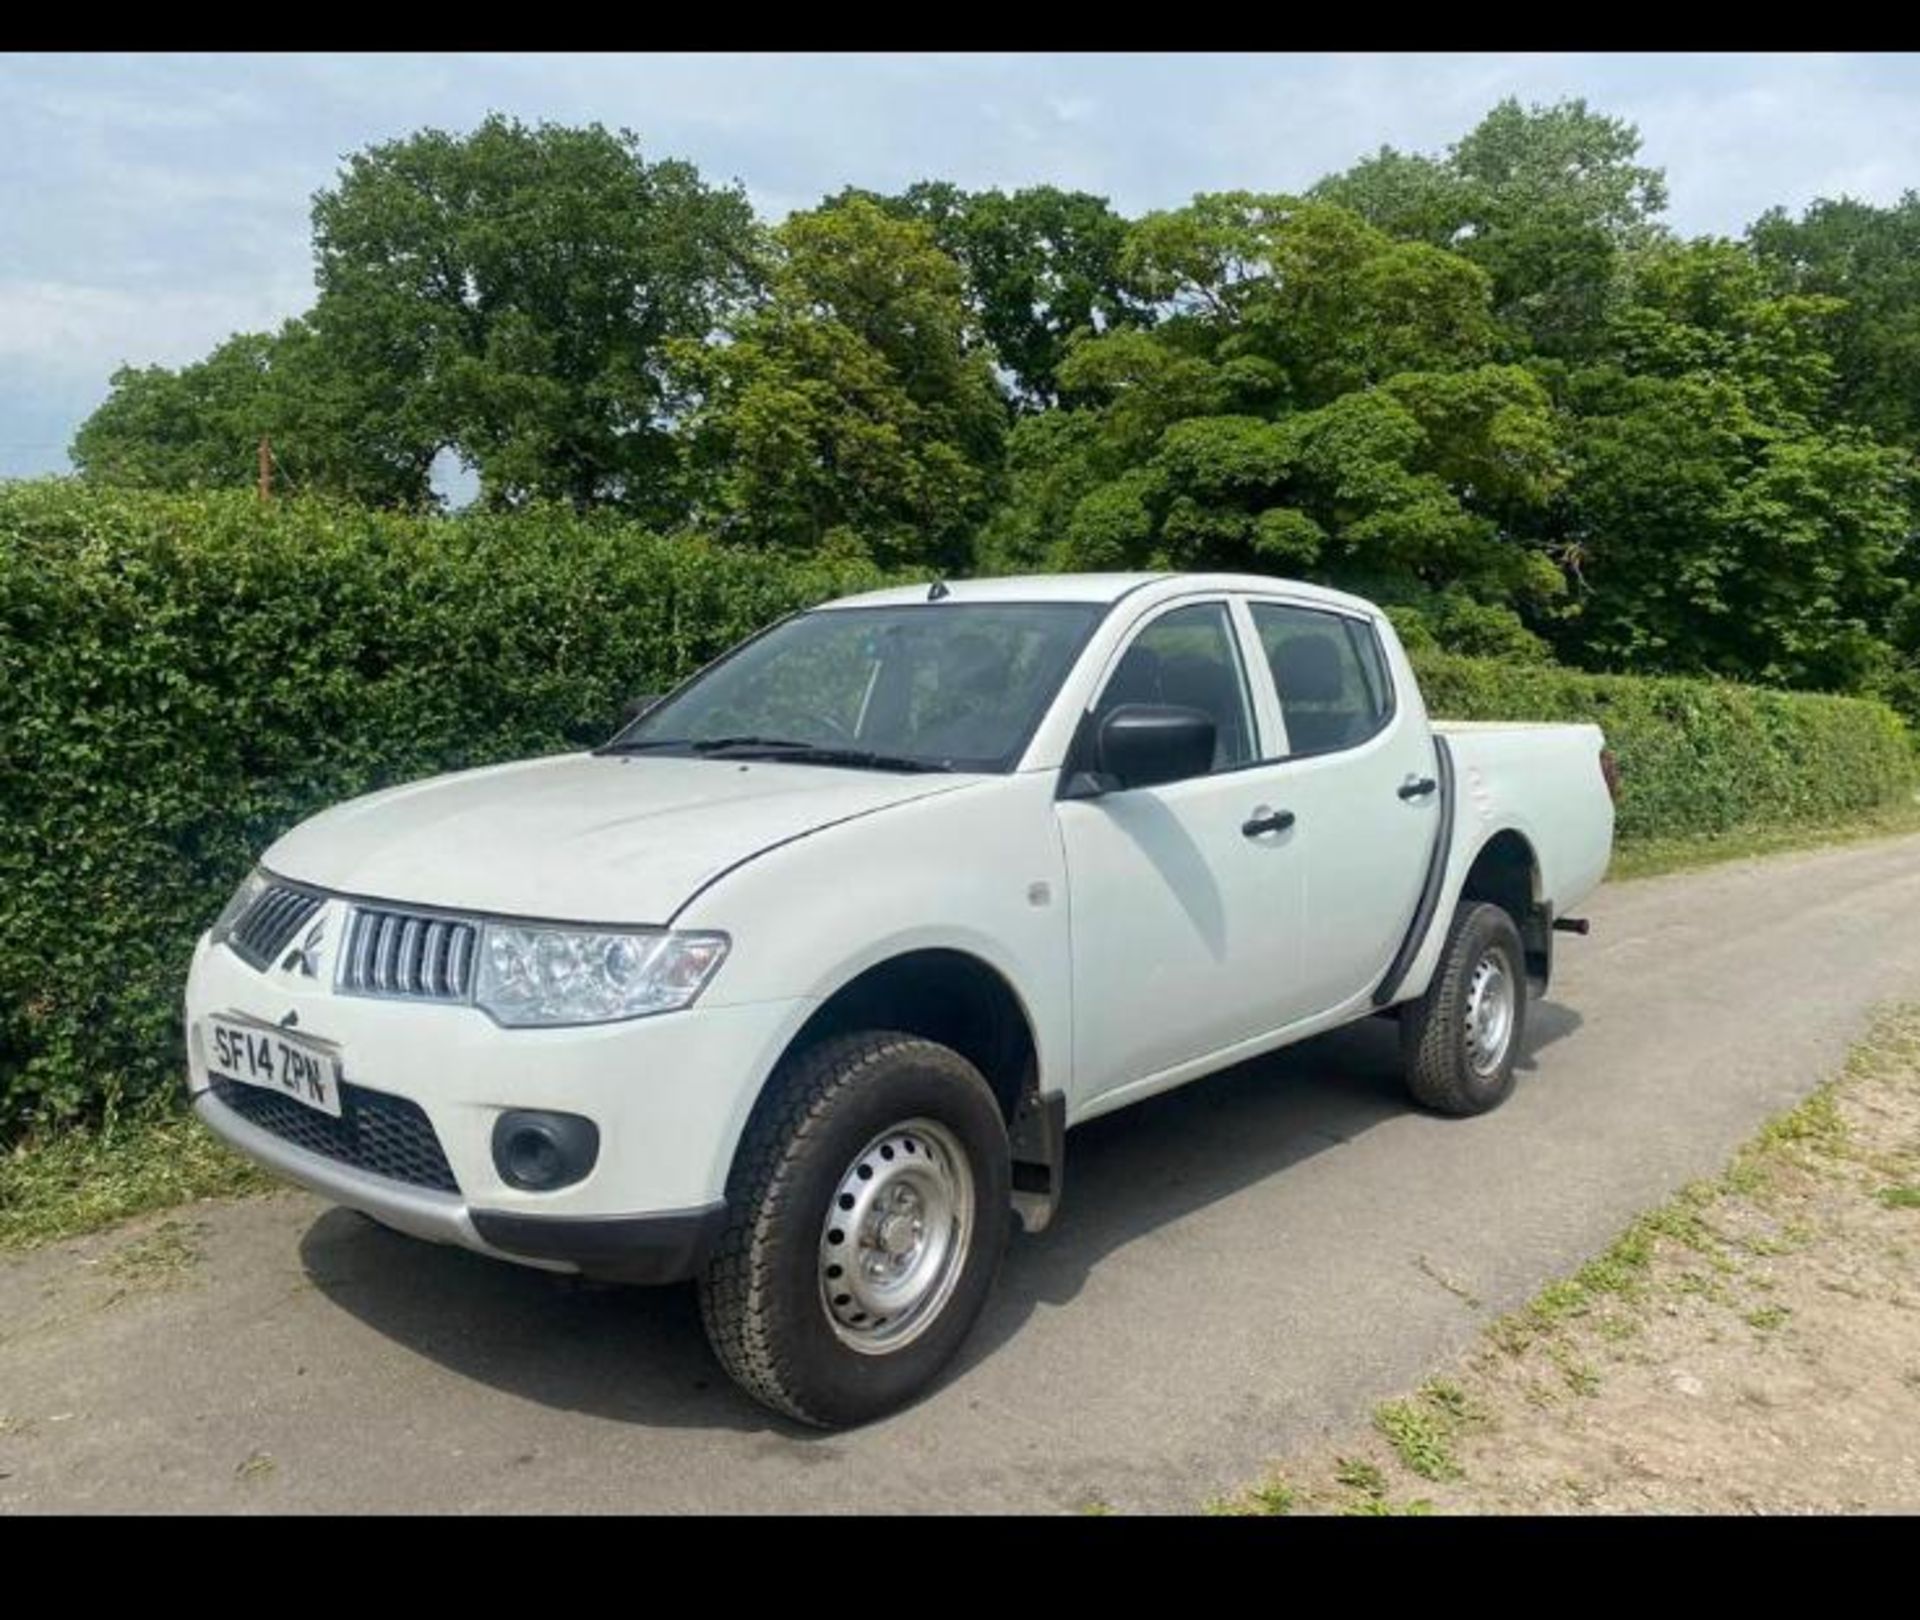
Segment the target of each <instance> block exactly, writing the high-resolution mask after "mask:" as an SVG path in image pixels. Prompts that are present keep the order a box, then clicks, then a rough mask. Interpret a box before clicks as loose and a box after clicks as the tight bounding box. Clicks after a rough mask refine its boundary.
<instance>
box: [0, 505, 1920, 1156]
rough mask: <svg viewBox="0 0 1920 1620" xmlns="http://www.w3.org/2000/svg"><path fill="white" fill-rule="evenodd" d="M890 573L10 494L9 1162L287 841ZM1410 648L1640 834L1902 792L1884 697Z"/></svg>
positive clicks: (224, 509)
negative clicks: (1585, 775) (1588, 763)
mask: <svg viewBox="0 0 1920 1620" xmlns="http://www.w3.org/2000/svg"><path fill="white" fill-rule="evenodd" d="M886 577H887V576H885V575H883V574H882V573H880V572H879V571H877V570H876V569H875V568H873V567H872V566H871V565H869V564H866V563H864V562H848V561H834V560H829V559H818V558H802V559H793V560H780V559H776V558H772V557H769V556H768V555H766V554H764V553H759V552H753V551H748V550H744V549H741V548H735V547H727V546H720V545H715V544H712V543H710V542H708V541H705V540H702V539H699V538H696V537H693V536H687V535H681V536H673V537H667V536H662V535H658V534H655V533H653V532H651V531H648V530H645V529H642V528H640V527H638V526H637V525H634V524H632V523H630V522H625V521H621V520H617V519H615V518H613V517H611V516H609V515H586V516H582V515H578V514H575V513H573V512H572V511H571V509H569V508H567V507H564V506H559V507H552V506H534V507H530V508H528V509H526V510H524V511H516V512H510V513H484V512H482V513H475V514H472V515H469V516H465V517H461V518H443V517H430V516H419V515H413V516H407V515H401V514H394V513H377V512H373V511H369V510H367V509H365V508H361V507H356V506H353V505H350V504H348V503H344V502H335V501H326V500H319V499H305V500H288V501H283V502H275V503H273V504H271V505H268V506H264V507H263V506H262V505H260V504H259V503H258V502H257V501H255V500H254V499H253V497H252V496H251V495H248V494H243V493H238V492H225V491H216V492H207V493H202V494H197V495H177V494H168V493H153V492H143V491H125V490H102V489H97V488H90V487H89V486H87V485H85V484H82V483H78V482H74V481H47V482H41V483H32V484H14V485H10V486H5V487H0V1139H4V1138H5V1136H6V1135H8V1134H9V1133H11V1132H14V1131H18V1130H19V1129H21V1128H22V1127H24V1126H27V1125H29V1124H31V1123H33V1122H35V1121H38V1122H41V1123H55V1122H58V1121H60V1120H63V1119H69V1118H73V1117H77V1116H82V1115H93V1116H96V1117H97V1116H100V1115H102V1114H103V1113H104V1114H107V1115H111V1113H112V1112H113V1111H114V1110H115V1109H117V1108H119V1107H120V1106H121V1105H123V1104H130V1103H133V1102H135V1101H137V1100H138V1099H140V1098H141V1097H143V1096H147V1095H151V1094H154V1093H158V1092H162V1091H164V1090H165V1088H167V1087H169V1086H171V1085H173V1084H174V1083H175V1080H176V1069H177V1063H178V1053H179V1050H180V1041H181V1031H180V1028H179V988H180V984H181V981H182V978H183V976H184V974H185V971H186V965H187V961H188V958H189V955H190V953H191V950H192V945H193V940H194V938H195V936H196V935H197V933H198V932H199V930H200V929H202V928H204V927H205V926H206V925H207V923H208V922H210V921H211V920H212V918H213V916H214V914H215V913H216V912H217V911H218V909H219V907H220V904H221V902H222V901H223V900H224V899H225V897H226V895H227V894H228V892H229V891H230V890H231V888H232V886H233V885H234V884H235V883H236V882H237V881H238V879H239V878H240V876H241V875H242V873H243V872H244V871H245V870H246V868H247V866H248V864H249V862H250V861H251V860H252V859H253V858H254V856H255V855H256V854H257V853H258V852H259V850H260V849H262V848H263V847H265V846H266V845H267V844H268V843H269V842H271V841H272V840H273V839H274V838H275V837H277V836H278V835H279V834H280V833H281V832H282V831H284V830H285V829H286V828H287V827H289V826H291V825H292V824H293V823H295V822H296V821H298V820H300V819H301V818H303V817H304V816H306V815H308V814H311V813H312V812H314V811H316V810H318V809H320V808H323V807H324V806H326V805H328V804H331V803H334V802H337V801H338V800H340V799H342V798H345V797H348V796H350V795H353V794H356V793H361V792H366V791H371V790H372V789H375V788H378V787H383V786H387V785H390V784H393V783H396V782H401V781H406V780H409V779H412V778H416V777H420V776H424V775H428V774H431V773H433V772H437V771H443V770H451V769H457V768H462V767H466V766H472V765H480V764H486V763H491V762H493V761H496V760H502V759H510V758H517V757H522V756H526V755H531V754H539V753H545V752H552V751H556V750H562V749H568V748H577V747H581V746H584V745H589V744H591V743H593V742H596V741H598V740H600V739H601V738H603V737H604V736H606V735H607V734H608V733H609V732H610V731H611V730H612V729H613V727H614V725H615V723H616V720H617V716H618V714H619V711H620V707H621V704H622V703H623V701H624V700H625V699H627V698H628V697H630V696H631V695H633V694H635V693H637V692H641V691H648V690H659V689H660V688H662V687H663V686H666V685H668V684H670V683H672V682H673V681H674V680H676V679H677V678H679V677H680V676H683V675H684V674H686V673H687V672H689V671H690V670H692V669H694V668H697V667H698V666H699V665H700V664H702V663H704V662H706V661H707V660H708V659H710V658H711V657H713V656H714V655H715V654H716V653H718V652H719V651H721V650H722V649H724V648H725V647H726V646H728V645H730V644H732V643H733V642H734V641H735V640H737V639H739V638H740V637H741V636H744V635H745V634H747V633H748V632H750V631H751V630H754V629H756V628H758V627H759V626H761V625H762V624H764V623H766V622H767V621H768V620H770V619H772V618H774V617H776V616H777V615H778V614H780V613H782V612H784V611H786V610H788V609H790V608H794V607H798V606H802V605H806V604H809V603H811V602H814V601H818V600H821V599H824V598H826V597H829V596H833V595H838V594H843V593H846V592H848V591H853V590H858V589H862V588H865V587H867V586H870V585H873V584H877V583H880V582H882V580H883V579H884V578H886ZM896 577H897V576H896ZM1399 611H1400V610H1396V616H1399ZM1419 611H1423V612H1428V613H1431V614H1433V615H1434V616H1435V618H1436V621H1437V622H1438V623H1439V624H1440V625H1441V626H1442V628H1443V629H1444V631H1445V634H1446V640H1447V644H1448V645H1454V644H1458V643H1463V642H1464V643H1473V642H1475V641H1476V639H1481V641H1482V644H1486V643H1487V642H1491V643H1493V644H1494V645H1495V646H1497V645H1498V636H1497V634H1496V633H1495V632H1493V631H1490V630H1489V629H1488V628H1487V627H1486V626H1485V625H1481V626H1478V627H1476V626H1474V625H1473V623H1472V621H1471V615H1472V613H1473V611H1475V610H1474V609H1473V608H1472V607H1471V605H1468V606H1466V607H1464V608H1463V605H1462V604H1461V602H1460V601H1459V600H1457V599H1455V598H1451V597H1447V596H1445V595H1444V594H1442V595H1439V596H1436V597H1434V598H1431V599H1428V600H1427V601H1426V603H1425V606H1424V608H1423V609H1421V610H1419ZM1462 614H1464V615H1465V617H1464V618H1456V617H1450V616H1451V615H1462ZM1501 650H1508V649H1501ZM1416 659H1417V663H1418V666H1419V668H1420V671H1421V676H1422V681H1423V684H1424V686H1425V688H1426V690H1427V695H1428V701H1429V705H1430V707H1431V708H1432V709H1433V711H1434V712H1435V713H1438V714H1443V715H1451V716H1458V717H1464V718H1476V717H1498V718H1503V719H1504V718H1514V717H1519V718H1540V719H1597V720H1599V721H1600V722H1601V724H1603V725H1604V726H1605V727H1606V728H1607V732H1608V736H1609V739H1610V741H1611V743H1612V745H1613V746H1614V747H1615V749H1616V750H1617V751H1618V753H1619V755H1620V757H1621V760H1622V765H1623V770H1624V773H1625V784H1626V785H1625V797H1624V798H1623V800H1622V803H1621V820H1620V826H1621V832H1622V834H1623V836H1624V837H1626V838H1628V839H1634V838H1639V837H1643V836H1652V835H1658V834H1664V833H1669V832H1672V831H1675V830H1694V831H1718V830H1723V829H1727V828H1729V827H1733V826H1736V825H1746V824H1752V825H1764V824H1767V823H1771V822H1777V821H1784V820H1792V819H1819V818H1830V817H1833V816H1837V815H1840V814H1843V813H1846V812H1848V811H1854V810H1859V809H1864V808H1868V807H1871V806H1873V805H1876V804H1880V803H1883V802H1888V801H1891V800H1892V799H1894V798H1897V797H1899V796H1900V795H1901V794H1903V793H1906V792H1908V791H1910V787H1909V783H1910V772H1911V756H1910V751H1909V745H1908V742H1907V739H1906V735H1905V733H1904V732H1903V730H1902V728H1901V727H1900V725H1899V723H1898V722H1897V721H1896V720H1895V719H1894V718H1893V716H1892V715H1891V714H1890V713H1889V712H1888V711H1887V710H1885V709H1884V708H1882V707H1881V706H1879V705H1877V704H1873V703H1866V702H1860V701H1857V700H1851V699H1845V698H1833V697H1803V696H1796V695H1791V694H1785V693H1774V692H1760V691H1755V690H1753V689H1750V688H1743V687H1736V686H1732V685H1728V684H1724V683H1711V682H1700V681H1684V680H1659V681H1643V680H1635V679H1630V678H1624V677H1614V676H1594V675H1584V674H1579V673H1576V672H1573V671H1568V670H1559V669H1554V668H1552V667H1536V668H1532V669H1528V668H1523V667H1516V666H1514V665H1511V664H1502V663H1492V662H1485V661H1478V662H1476V661H1470V660H1462V659H1458V658H1454V657H1449V656H1444V655H1439V654H1436V653H1434V652H1433V651H1431V649H1430V648H1429V649H1426V650H1417V651H1416Z"/></svg>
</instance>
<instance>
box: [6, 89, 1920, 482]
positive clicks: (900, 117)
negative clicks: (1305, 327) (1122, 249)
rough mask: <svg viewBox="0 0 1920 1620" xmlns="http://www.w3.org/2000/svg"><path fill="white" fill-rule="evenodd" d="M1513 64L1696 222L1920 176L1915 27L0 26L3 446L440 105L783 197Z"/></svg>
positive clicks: (1425, 95) (1398, 105)
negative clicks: (128, 48)
mask: <svg viewBox="0 0 1920 1620" xmlns="http://www.w3.org/2000/svg"><path fill="white" fill-rule="evenodd" d="M1505 95H1518V96H1520V97H1521V98H1522V99H1523V100H1529V101H1550V100H1553V99H1556V98H1558V97H1562V96H1569V95H1580V96H1585V97H1586V98H1587V99H1588V101H1589V102H1590V103H1592V104H1593V105H1595V106H1596V107H1598V108H1600V109H1601V110H1603V111H1606V112H1609V113H1612V114H1614V115H1616V116H1620V117H1625V118H1628V119H1631V120H1632V121H1633V122H1635V123H1636V124H1638V125H1639V127H1640V130H1641V133H1642V135H1643V136H1644V137H1645V145H1644V147H1643V149H1642V156H1643V158H1644V159H1645V160H1646V161H1648V162H1652V163H1655V164H1659V165H1662V166H1664V167H1665V169H1666V171H1667V180H1668V188H1669V192H1670V194H1671V206H1670V208H1669V212H1668V219H1669V222H1670V223H1671V224H1672V225H1673V226H1675V228H1677V229H1679V230H1682V231H1685V232H1688V233H1697V232H1722V233H1727V234H1738V233H1739V232H1740V231H1741V230H1742V229H1743V228H1744V227H1745V225H1746V224H1747V223H1748V222H1749V221H1750V220H1751V219H1752V218H1753V217H1754V216H1755V215H1756V214H1757V213H1759V212H1760V211H1761V210H1762V209H1763V208H1765V207H1767V206H1769V205H1770V204H1773V203H1776V202H1779V203H1784V204H1786V205H1787V206H1788V207H1790V208H1796V209H1797V208H1799V207H1801V206H1803V205H1804V204H1806V203H1807V202H1808V201H1809V200H1811V199H1812V198H1814V197H1817V196H1822V195H1837V194H1840V193H1843V192H1844V193H1849V194H1852V195H1854V196H1858V197H1864V198H1867V199H1869V200H1872V201H1876V202H1891V201H1893V200H1894V199H1895V198H1896V197H1898V196H1899V194H1900V193H1901V192H1902V191H1903V190H1905V189H1908V188H1910V187H1920V56H1915V55H1883V56H1831V55H1785V54H1783V55H1760V56H1743V55H1679V56H1650V55H1626V54H1608V55H1548V56H1539V55H1512V56H1507V55H1499V56H1495V55H1456V56H1421V55H1378V56H1366V55H1361V56H1326V55H1293V56H1281V55H1258V54H1246V53H1237V54H1234V55H1230V56H1162V55H1105V56H1101V55H1084V56H1050V55H1030V56H988V55H926V56H880V55H872V56H851V57H849V56H830V55H809V56H540V55H518V56H474V55H393V56H335V55H279V56H260V57H249V56H219V57H179V56H115V55H98V56H51V55H47V56H43V55H12V56H5V55H0V476H4V475H8V474H23V473H35V472H45V471H54V470H59V469H63V468H64V467H65V466H66V465H67V461H66V446H67V444H68V442H69V440H70V439H71V437H72V434H73V430H74V428H75V427H76V426H77V425H78V424H79V422H80V420H81V419H82V418H83V417H84V416H85V415H86V414H87V412H88V411H90V410H91V409H92V408H93V407H94V406H95V405H96V404H97V403H98V402H99V400H100V399H101V398H102V397H103V396H104V394H105V391H106V379H107V375H108V373H109V372H111V371H112V370H113V368H114V367H115V366H116V365H118V364H120V363H122V362H129V363H133V364H147V363H152V362H160V363H163V364H169V365H177V364H180V363H181V362H184V361H188V360H192V359H195V358H197V357H198V356H200V355H201V354H204V353H205V352H206V351H207V350H208V349H209V348H211V347H212V346H213V345H214V344H215V343H217V342H219V341H220V340H221V339H223V338H224V337H226V336H227V335H228V334H229V333H232V332H234V331H239V330H251V329H258V328H262V327H268V326H272V325H274V324H277V323H278V322H279V321H280V320H281V319H283V318H284V317H286V316H289V315H293V314H297V313H299V312H300V311H301V310H303V309H304V308H306V307H307V305H308V304H309V302H310V301H311V294H312V275H311V259H310V253H309V246H308V237H307V208H308V203H309V200H310V198H311V196H312V194H313V193H314V192H315V191H316V190H318V189H320V188H321V187H323V186H325V185H327V184H328V183H329V182H330V181H331V179H332V177H333V175H334V173H335V171H336V169H337V167H338V165H339V162H340V160H341V158H342V157H343V156H344V155H345V154H346V153H348V152H350V151H352V150H354V149H356V148H358V147H361V146H364V145H367V144H368V143H370V142H373V141H377V140H382V139H386V138H389V137H392V136H395V135H401V134H404V133H406V132H408V131H410V130H413V129H416V128H419V127H420V126H422V125H427V124H432V125H436V126H438V127H441V128H446V129H464V128H467V127H470V126H471V125H472V124H474V123H475V122H477V121H478V120H479V119H480V118H481V117H482V116H484V115H485V114H486V113H487V112H488V111H490V110H498V111H502V112H508V113H512V114H515V115H517V116H519V117H521V118H524V119H528V120H533V119H537V118H547V119H553V120H558V121H562V122H586V121H588V120H592V119H598V120H600V121H601V122H603V123H606V124H609V125H612V126H616V127H618V126H622V125H624V126H626V127H629V128H631V129H633V130H635V131H636V132H637V133H638V134H639V135H640V137H641V139H642V141H643V143H644V145H645V146H646V148H647V150H648V154H649V155H650V156H654V157H664V156H675V157H684V158H689V159H691V160H692V161H694V162H695V163H697V164H698V165H699V166H700V168H701V169H702V170H703V171H704V172H705V173H706V174H707V175H708V177H709V178H710V179H716V180H718V179H738V180H740V181H741V182H742V183H744V184H745V186H746V187H747V189H748V191H749V193H750V194H751V195H752V197H753V199H754V202H755V204H756V206H757V207H758V208H759V209H760V210H761V211H762V213H763V214H765V215H767V216H769V217H773V218H777V217H779V216H781V215H783V214H785V213H787V212H788V211H789V210H791V209H793V208H796V207H806V206H809V205H811V204H812V203H814V202H816V201H818V200H819V198H820V197H821V196H822V195H824V194H825V193H827V192H829V191H833V190H837V189H838V188H839V187H840V186H841V185H843V184H847V183H855V184H860V185H865V186H872V187H876V188H880V189H891V188H897V187H899V186H902V185H905V184H906V183H908V182H909V181H912V180H915V179H919V178H922V177H927V176H938V177H942V178H947V179H951V180H954V181H957V182H959V183H960V184H962V185H966V186H992V185H998V186H1005V187H1014V186H1020V185H1028V184H1034V183H1037V182H1042V181H1050V182H1053V183H1055V184H1059V185H1065V186H1074V187H1081V188H1084V189H1087V190H1091V191H1097V192H1101V193H1104V194H1105V195H1107V196H1109V197H1111V198H1112V199H1113V200H1114V202H1115V204H1116V205H1117V206H1119V207H1120V208H1122V209H1123V210H1125V211H1127V212H1129V213H1134V212H1139V211H1143V210H1145V209H1148V208H1156V207H1167V206H1172V205H1176V204H1178V203H1180V202H1182V201H1183V200H1185V199H1186V198H1187V197H1188V196H1190V195H1192V194H1193V193H1194V192H1196V191H1204V190H1218V189H1224V188H1229V187H1242V186H1244V187H1249V188H1255V189H1267V190H1288V189H1293V188H1299V187H1302V186H1305V185H1308V184H1310V183H1311V182H1312V181H1314V180H1315V179H1317V178H1319V177H1320V176H1321V175H1323V174H1325V173H1327V172H1329V171H1330V170H1333V169H1337V168H1341V167H1344V166H1345V165H1346V164H1348V163H1351V162H1352V161H1353V160H1354V159H1355V158H1357V157H1360V156H1362V155H1363V154H1365V153H1367V152H1370V151H1372V150H1373V149H1375V148H1376V147H1378V146H1379V145H1380V144H1381V143H1382V142H1386V143H1389V144H1391V145H1394V146H1397V147H1400V148H1402V149H1403V150H1416V151H1433V150H1437V149H1438V148H1440V147H1442V146H1444V145H1445V144H1446V143H1447V142H1448V141H1449V140H1451V139H1453V138H1454V137H1456V136H1458V135H1459V134H1461V133H1462V132H1464V131H1465V130H1466V129H1468V128H1469V127H1471V126H1472V124H1473V123H1475V122H1476V121H1477V120H1478V118H1479V117H1480V115H1481V114H1482V113H1484V112H1485V111H1486V110H1487V108H1488V107H1490V106H1491V105H1492V104H1493V103H1494V102H1495V101H1497V100H1498V99H1499V98H1500V97H1502V96H1505Z"/></svg>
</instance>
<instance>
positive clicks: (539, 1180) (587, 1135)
mask: <svg viewBox="0 0 1920 1620" xmlns="http://www.w3.org/2000/svg"><path fill="white" fill-rule="evenodd" d="M599 1156H600V1128H599V1127H598V1126H597V1125H595V1124H594V1122H593V1121H592V1120H590V1119H582V1118H581V1117H580V1115H578V1114H550V1113H546V1112H544V1111H535V1110H533V1109H525V1108H516V1109H513V1110H511V1111H510V1112H508V1113H504V1114H502V1115H501V1116H500V1117H499V1118H498V1119H497V1120H495V1121H494V1124H493V1167H494V1168H495V1169H496V1170H498V1171H499V1172H500V1179H501V1180H502V1181H504V1182H505V1183H506V1184H507V1185H508V1186H509V1187H518V1188H519V1189H520V1190H521V1191H522V1192H552V1191H553V1190H554V1189H555V1188H557V1187H570V1186H572V1185H573V1184H574V1183H575V1182H576V1181H578V1180H580V1178H581V1177H582V1176H584V1175H585V1174H586V1173H587V1172H588V1171H589V1170H591V1169H592V1168H593V1162H594V1160H595V1159H597V1158H598V1157H599Z"/></svg>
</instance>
